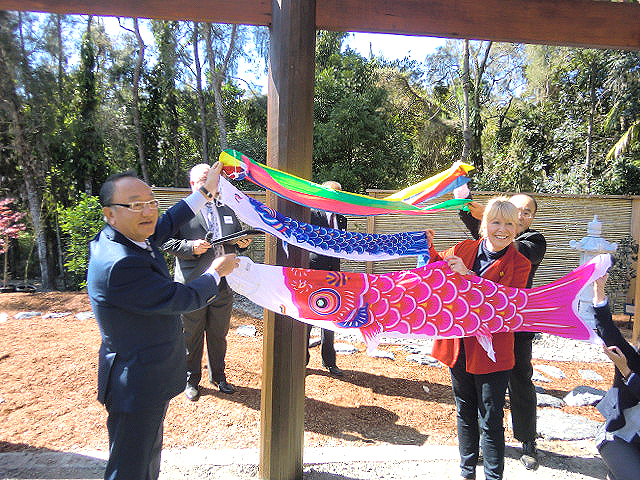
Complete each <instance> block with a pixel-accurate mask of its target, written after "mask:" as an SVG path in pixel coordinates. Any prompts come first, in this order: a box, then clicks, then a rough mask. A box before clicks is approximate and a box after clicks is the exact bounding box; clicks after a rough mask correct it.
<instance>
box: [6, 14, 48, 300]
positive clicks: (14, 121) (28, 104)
mask: <svg viewBox="0 0 640 480" xmlns="http://www.w3.org/2000/svg"><path fill="white" fill-rule="evenodd" d="M23 27H24V25H23V14H22V13H18V14H17V15H15V14H11V13H9V12H0V108H2V111H3V112H4V113H5V115H6V116H5V118H6V120H7V122H8V125H9V134H10V136H11V148H12V155H13V157H14V158H15V159H16V162H17V165H18V167H19V169H20V172H21V174H22V180H23V181H24V186H25V192H26V197H27V203H28V205H29V212H30V214H31V221H32V224H33V229H34V234H35V238H36V245H37V250H38V258H39V264H40V274H41V279H42V286H43V288H45V289H51V288H54V287H55V282H54V279H53V276H52V275H51V271H50V268H49V263H48V261H47V259H48V255H47V240H46V231H45V223H44V218H43V217H42V203H43V189H44V187H45V185H46V183H45V181H44V178H45V177H44V176H45V172H46V171H47V165H46V162H44V161H43V159H42V156H41V155H39V153H42V151H43V149H41V148H38V141H37V138H38V136H39V135H41V132H39V131H38V126H39V125H41V121H42V119H39V118H38V113H39V112H38V108H37V107H36V106H35V105H34V104H33V103H32V101H33V100H32V99H33V98H34V95H33V90H32V89H31V88H30V85H28V84H25V83H24V82H23V81H24V80H25V79H30V78H31V76H32V73H33V72H32V71H31V63H30V61H29V56H28V52H27V49H26V48H25V44H26V39H25V34H24V30H23ZM20 87H22V88H20ZM34 107H36V108H34Z"/></svg>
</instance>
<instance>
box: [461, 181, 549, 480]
mask: <svg viewBox="0 0 640 480" xmlns="http://www.w3.org/2000/svg"><path fill="white" fill-rule="evenodd" d="M467 193H468V190H467ZM509 201H510V202H511V203H512V204H514V205H515V206H516V207H517V208H518V213H519V215H518V225H517V229H516V238H515V244H516V247H517V248H518V251H519V252H520V253H522V254H523V255H524V256H525V257H527V259H529V261H530V262H531V271H530V272H529V279H528V280H527V288H531V286H532V285H533V276H534V274H535V273H536V270H537V269H538V267H539V266H540V263H541V262H542V259H543V258H544V254H545V252H546V250H547V241H546V240H545V238H544V235H542V234H541V233H540V232H536V231H535V230H532V229H531V224H532V223H533V220H534V218H535V215H536V213H537V212H538V204H537V202H536V201H535V199H534V198H533V197H530V196H529V195H525V194H517V195H514V196H512V197H511V198H510V199H509ZM467 205H468V206H469V212H464V211H460V219H461V220H462V221H463V223H464V224H465V225H466V227H467V228H468V229H469V232H470V233H471V235H472V236H473V237H474V238H478V235H479V233H478V230H479V227H480V220H481V219H482V214H483V213H484V206H483V205H481V204H480V203H478V202H470V203H469V204H467ZM534 335H535V334H534V333H532V332H516V333H515V334H514V342H513V344H514V345H513V347H514V354H515V359H516V363H515V365H514V366H513V369H512V370H511V374H510V375H509V404H510V408H511V424H512V427H513V436H514V437H515V438H516V439H517V440H518V441H520V442H522V455H521V457H520V461H521V462H522V463H523V465H524V466H525V468H526V469H527V470H535V469H537V468H538V452H537V450H536V415H537V413H536V410H537V405H538V402H537V396H536V390H535V386H534V385H533V381H532V380H531V377H532V375H533V366H532V365H531V358H532V349H533V338H534Z"/></svg>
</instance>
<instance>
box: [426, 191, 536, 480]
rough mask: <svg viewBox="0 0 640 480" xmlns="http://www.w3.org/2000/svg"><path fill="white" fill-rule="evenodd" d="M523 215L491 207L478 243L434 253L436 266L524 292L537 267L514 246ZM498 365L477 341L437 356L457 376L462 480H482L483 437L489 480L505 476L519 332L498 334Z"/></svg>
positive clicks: (507, 206) (441, 345) (436, 350)
mask: <svg viewBox="0 0 640 480" xmlns="http://www.w3.org/2000/svg"><path fill="white" fill-rule="evenodd" d="M517 222H518V210H517V209H516V207H515V206H514V205H513V204H512V203H510V202H509V199H508V198H506V197H497V198H493V199H492V200H490V201H489V203H488V204H487V207H486V208H485V211H484V215H483V217H482V224H481V225H480V233H481V237H480V238H479V239H478V240H464V241H462V242H460V243H458V244H457V245H455V246H453V247H451V248H449V249H448V250H445V251H444V252H440V253H438V252H435V251H434V250H433V247H432V249H431V252H430V253H431V261H437V260H445V261H446V262H447V264H448V265H449V267H450V268H451V269H452V270H453V271H455V272H457V273H460V274H461V275H477V276H481V277H483V278H486V279H488V280H491V281H494V282H496V283H500V284H502V285H506V286H509V287H518V288H524V287H526V284H527V278H528V276H529V270H530V269H531V263H530V262H529V260H527V258H526V257H525V256H524V255H522V254H521V253H519V252H518V251H517V249H516V248H515V245H514V243H513V241H514V239H515V236H516V225H517ZM492 341H493V347H494V350H495V361H493V360H491V359H490V358H489V356H488V355H487V352H486V351H485V349H484V348H483V347H482V346H481V345H480V344H479V343H478V341H477V340H476V338H475V337H466V338H454V339H439V340H436V341H435V342H434V344H433V352H432V355H433V356H434V357H435V358H437V359H438V360H440V361H441V362H442V363H444V364H446V365H447V366H449V368H450V372H451V386H452V389H453V395H454V398H455V403H456V413H457V418H456V420H457V429H458V449H459V451H460V469H461V478H465V479H472V478H475V477H476V471H475V470H476V464H477V461H478V454H479V447H480V438H482V453H483V463H484V474H485V478H486V479H487V480H499V479H502V475H503V472H504V451H505V443H504V427H503V417H504V411H503V408H504V398H505V393H506V390H507V384H508V382H509V371H510V370H511V368H513V365H514V354H513V333H495V334H493V335H492Z"/></svg>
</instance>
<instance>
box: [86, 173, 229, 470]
mask: <svg viewBox="0 0 640 480" xmlns="http://www.w3.org/2000/svg"><path fill="white" fill-rule="evenodd" d="M221 168H222V166H221V165H220V164H217V165H216V166H215V167H214V168H212V169H211V171H210V172H208V174H207V178H206V182H205V184H204V185H203V188H202V189H201V190H200V192H197V193H193V194H191V195H190V196H189V197H187V198H186V199H184V200H181V201H180V202H178V203H177V204H176V205H174V206H173V207H171V208H170V209H169V210H167V212H166V213H165V214H164V215H162V216H161V217H158V201H157V200H156V199H155V198H154V196H153V192H152V191H151V188H150V187H149V186H148V185H147V184H146V183H144V182H143V181H142V180H140V179H138V178H137V177H136V176H135V173H133V172H124V173H121V174H116V175H112V176H111V177H109V178H108V179H107V180H106V181H105V183H104V185H103V186H102V188H101V190H100V203H101V204H102V211H103V213H104V217H105V220H106V222H107V225H105V227H104V228H103V229H102V231H101V232H100V233H99V234H98V235H97V236H96V238H95V239H93V240H92V241H91V243H90V247H89V250H90V253H89V269H88V274H87V290H88V293H89V299H90V301H91V307H92V309H93V313H94V315H95V317H96V320H97V322H98V326H99V328H100V333H101V336H102V344H101V346H100V351H99V358H98V400H99V401H100V402H101V403H103V404H104V405H105V407H106V409H107V412H108V417H107V429H108V432H109V460H108V461H107V467H106V470H105V476H104V478H105V479H108V480H119V479H122V480H124V479H126V480H154V479H157V478H158V475H159V472H160V453H161V450H162V425H163V422H164V417H165V414H166V411H167V406H168V404H169V400H170V399H171V398H172V397H174V396H175V395H177V394H178V393H179V392H180V391H182V389H183V388H184V375H185V362H184V336H183V333H182V322H181V321H180V317H179V314H180V313H182V312H185V311H189V310H193V309H196V308H200V307H201V306H202V305H205V304H206V303H207V301H209V300H210V299H211V298H212V297H214V296H215V295H216V294H217V293H218V284H219V283H220V279H221V277H223V276H224V275H226V274H228V273H231V271H233V269H234V268H235V267H236V266H237V264H238V260H237V258H236V257H235V255H226V256H223V257H219V258H216V259H215V260H214V261H213V262H212V263H211V264H210V266H209V267H208V268H206V269H204V270H203V272H202V275H200V276H199V277H197V278H194V280H193V281H191V282H189V283H187V284H184V285H182V284H180V283H177V282H174V281H172V280H171V278H170V276H169V272H168V270H167V265H166V263H165V261H164V257H163V256H162V252H161V251H160V250H158V247H157V246H156V245H157V244H158V243H162V242H164V241H165V240H166V239H168V238H169V237H170V236H171V235H174V234H175V232H176V230H177V228H178V227H179V226H180V225H181V224H182V223H184V222H186V221H188V220H189V219H190V218H192V217H193V216H194V213H195V212H197V211H198V210H200V208H202V207H203V206H204V204H205V202H206V198H205V197H211V196H212V193H211V192H216V191H217V189H218V179H219V174H220V170H221Z"/></svg>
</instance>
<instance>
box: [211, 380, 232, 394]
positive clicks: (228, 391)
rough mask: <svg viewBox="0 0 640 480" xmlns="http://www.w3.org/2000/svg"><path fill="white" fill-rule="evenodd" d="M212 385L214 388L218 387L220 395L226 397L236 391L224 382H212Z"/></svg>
mask: <svg viewBox="0 0 640 480" xmlns="http://www.w3.org/2000/svg"><path fill="white" fill-rule="evenodd" d="M212 383H213V384H214V385H215V386H216V387H218V390H220V391H221V392H222V393H226V394H227V395H231V394H232V393H233V392H235V391H236V387H234V386H233V385H231V384H230V383H229V382H227V381H226V380H220V381H219V382H212Z"/></svg>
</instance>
